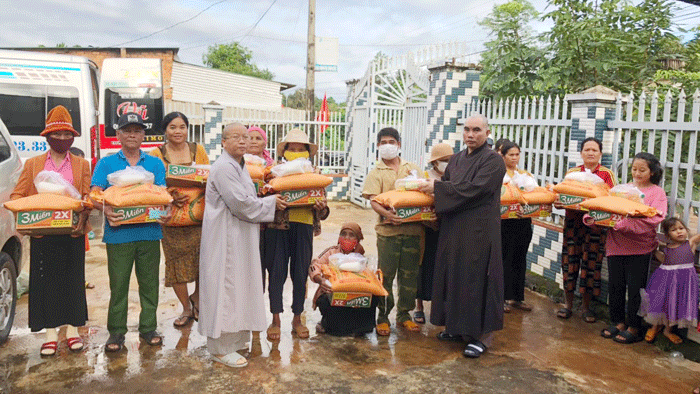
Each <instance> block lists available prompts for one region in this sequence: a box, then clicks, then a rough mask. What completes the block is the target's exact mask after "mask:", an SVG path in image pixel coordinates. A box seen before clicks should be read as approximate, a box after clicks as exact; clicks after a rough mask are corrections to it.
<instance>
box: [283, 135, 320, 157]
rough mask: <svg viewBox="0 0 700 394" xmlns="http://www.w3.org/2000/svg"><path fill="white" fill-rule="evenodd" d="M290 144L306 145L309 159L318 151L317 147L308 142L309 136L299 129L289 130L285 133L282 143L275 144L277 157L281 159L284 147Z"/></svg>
mask: <svg viewBox="0 0 700 394" xmlns="http://www.w3.org/2000/svg"><path fill="white" fill-rule="evenodd" d="M292 142H298V143H300V144H306V145H308V146H309V157H312V156H313V155H315V154H316V152H317V151H318V145H316V144H312V143H310V142H309V136H307V135H306V133H304V132H303V131H301V130H299V129H291V130H289V132H287V135H286V136H285V137H284V139H283V140H282V142H280V143H279V144H277V156H279V157H282V155H284V147H285V146H286V145H287V144H289V143H292Z"/></svg>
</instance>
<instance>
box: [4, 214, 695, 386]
mask: <svg viewBox="0 0 700 394" xmlns="http://www.w3.org/2000/svg"><path fill="white" fill-rule="evenodd" d="M331 209H332V211H331V216H330V218H329V219H328V220H327V221H326V222H324V233H323V234H322V235H321V236H319V237H317V238H316V239H315V240H314V249H315V251H316V253H318V252H320V251H321V250H323V249H325V248H326V247H327V246H329V245H332V244H334V243H335V242H336V240H337V234H338V230H339V227H340V225H341V223H342V222H344V221H347V220H355V221H357V222H359V223H360V224H361V226H362V228H363V232H364V233H365V238H366V240H365V242H364V243H363V244H364V246H365V249H366V250H367V253H368V254H371V255H374V256H376V244H375V242H374V241H375V239H376V238H375V233H374V229H373V225H374V220H375V217H374V214H373V213H372V212H371V211H369V210H361V209H359V208H356V207H354V206H352V205H349V204H341V203H333V204H331ZM86 264H87V266H86V276H87V280H88V281H89V282H91V283H93V284H95V286H96V287H95V289H91V290H87V295H88V306H89V313H90V315H89V316H90V321H89V322H88V325H87V327H85V328H83V329H81V331H80V333H81V335H82V336H83V338H84V339H85V341H86V349H85V350H84V351H83V352H80V353H72V352H70V351H69V350H68V349H67V345H66V344H65V337H64V333H63V332H61V334H60V335H59V338H60V339H62V340H63V342H61V343H60V344H59V352H58V354H57V355H56V356H55V357H53V358H42V357H40V356H39V347H40V346H41V343H42V342H43V340H44V334H43V333H31V332H29V329H28V328H27V297H26V296H24V297H22V298H21V299H20V302H19V303H18V306H17V316H16V319H15V327H14V328H13V331H12V334H11V337H10V340H9V341H8V342H7V343H6V344H5V345H3V346H2V347H0V393H5V392H12V393H61V392H72V393H115V392H122V393H191V392H200V393H208V392H240V393H288V392H291V393H298V394H300V393H382V394H390V393H469V392H474V393H689V392H690V391H691V390H692V387H694V386H695V385H698V384H700V364H696V363H693V362H690V361H686V360H675V359H671V358H669V357H668V355H667V354H665V353H663V352H661V351H660V350H659V349H657V348H656V347H654V346H651V345H647V344H645V343H638V344H634V345H620V344H617V343H614V342H612V341H611V340H607V339H603V338H602V337H600V336H599V334H598V333H599V331H600V330H601V329H602V328H603V327H605V324H604V323H601V322H599V323H595V324H587V323H584V322H582V320H581V319H580V316H579V315H577V314H575V315H574V317H572V318H571V319H570V320H567V321H563V320H559V319H557V318H556V317H555V316H554V312H555V311H556V309H558V305H556V304H554V303H553V302H551V301H550V300H549V299H547V298H545V297H542V296H540V295H538V294H536V293H532V292H528V293H527V294H526V298H527V301H528V302H530V303H532V304H533V305H534V307H535V310H534V311H533V312H529V313H524V312H519V311H516V312H514V313H511V314H508V315H506V321H505V323H506V324H505V325H506V327H505V329H504V330H503V331H500V332H499V333H498V334H497V335H496V339H495V342H494V344H493V346H492V348H491V349H490V350H489V352H488V353H486V354H485V355H484V356H482V357H481V358H480V359H478V360H468V359H465V358H463V357H462V355H461V351H462V349H463V346H464V345H463V344H459V343H445V342H440V341H438V340H437V339H435V335H436V334H437V333H438V332H439V331H440V328H438V327H434V326H431V325H429V324H428V325H426V326H424V327H423V330H422V332H421V333H409V332H406V331H404V330H402V329H397V328H396V327H392V334H391V336H390V337H388V338H387V337H377V336H376V335H375V334H368V335H366V336H365V337H360V338H337V337H331V336H327V335H316V334H315V328H314V327H315V324H316V323H317V322H318V321H319V320H320V313H319V312H318V311H313V310H311V300H310V296H309V299H308V300H307V304H306V305H307V312H306V316H305V318H306V322H307V325H308V327H309V329H310V330H311V338H310V339H307V340H300V339H298V338H296V337H293V336H292V335H291V319H292V316H291V312H290V311H289V310H288V311H287V312H285V314H283V316H282V323H283V327H282V338H281V340H280V341H279V342H278V343H270V342H268V341H266V340H265V338H264V334H263V335H262V338H260V337H259V336H258V335H254V337H253V340H252V342H251V346H250V355H249V356H250V357H249V360H250V364H249V365H248V367H246V368H242V369H232V368H228V367H225V366H222V365H220V364H216V363H212V361H210V360H209V356H208V353H207V351H206V347H205V343H206V340H205V338H203V337H202V336H200V335H199V334H198V333H197V323H196V322H193V323H191V324H190V325H189V326H188V327H186V328H184V329H175V328H174V327H173V326H172V322H173V320H174V319H175V318H176V317H177V316H178V315H179V312H180V307H179V305H178V302H177V300H176V298H175V296H174V293H173V292H172V290H171V289H169V288H164V287H161V293H160V308H159V310H158V315H159V322H160V331H161V332H162V333H163V334H165V341H164V346H163V347H160V348H158V347H150V346H148V345H146V344H145V343H144V342H142V341H140V340H139V338H138V333H137V317H138V311H139V307H138V293H137V290H136V282H135V279H133V278H132V287H131V291H130V294H129V297H130V312H129V329H130V332H129V333H128V334H127V339H126V350H125V351H123V352H121V353H118V354H116V355H111V354H110V355H107V354H105V352H104V342H105V341H106V340H107V337H108V333H107V330H106V328H105V326H106V321H107V315H106V313H107V305H108V301H109V291H108V288H109V287H108V280H107V270H106V258H105V249H104V245H103V244H102V243H101V242H100V241H99V240H93V241H92V242H91V251H90V252H88V256H87V262H86ZM25 269H27V267H26V266H25ZM162 269H163V266H162V265H161V278H163V275H162ZM161 280H162V279H161ZM288 285H289V283H288ZM315 287H316V285H315V284H311V283H310V284H309V290H308V292H309V294H313V292H314V291H315ZM290 305H291V286H288V287H287V288H286V289H285V307H286V308H289V306H290ZM269 319H270V316H268V320H269Z"/></svg>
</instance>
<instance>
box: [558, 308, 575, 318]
mask: <svg viewBox="0 0 700 394" xmlns="http://www.w3.org/2000/svg"><path fill="white" fill-rule="evenodd" d="M571 314H572V312H571V309H569V308H561V309H559V310H558V311H557V317H558V318H560V319H568V318H570V317H571Z"/></svg>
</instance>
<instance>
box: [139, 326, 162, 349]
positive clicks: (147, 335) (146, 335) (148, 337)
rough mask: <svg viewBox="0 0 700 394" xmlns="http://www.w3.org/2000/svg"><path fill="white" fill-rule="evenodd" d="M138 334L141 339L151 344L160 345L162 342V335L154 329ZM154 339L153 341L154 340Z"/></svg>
mask: <svg viewBox="0 0 700 394" xmlns="http://www.w3.org/2000/svg"><path fill="white" fill-rule="evenodd" d="M139 336H140V337H141V339H143V340H144V341H146V343H147V344H149V345H151V346H160V345H162V344H163V336H162V335H160V333H159V332H158V331H156V330H153V331H149V332H141V333H139ZM154 339H155V342H154Z"/></svg>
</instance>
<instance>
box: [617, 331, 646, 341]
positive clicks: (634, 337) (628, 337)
mask: <svg viewBox="0 0 700 394" xmlns="http://www.w3.org/2000/svg"><path fill="white" fill-rule="evenodd" d="M620 337H622V338H623V339H618V338H620ZM642 339H644V338H642V337H641V336H639V334H632V333H631V332H629V331H627V330H624V331H620V333H619V334H617V335H616V336H615V337H614V338H613V341H615V342H617V343H622V344H625V345H629V344H632V343H636V342H639V341H641V340H642Z"/></svg>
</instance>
